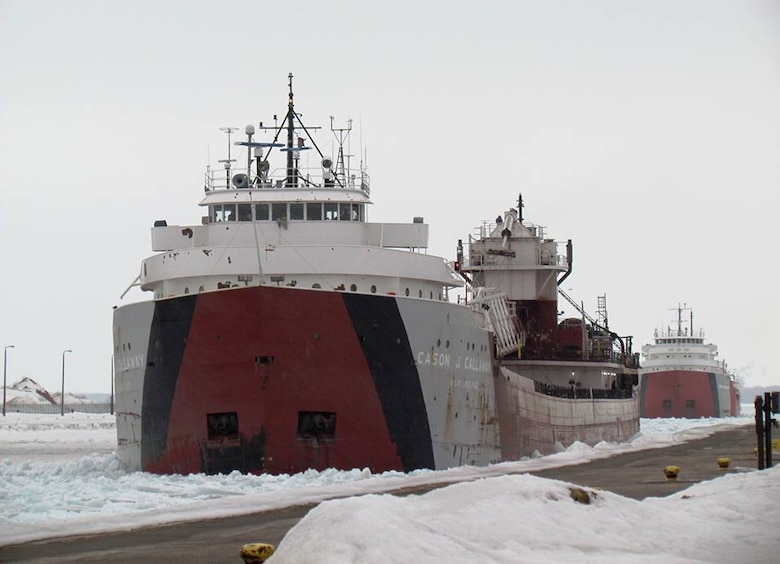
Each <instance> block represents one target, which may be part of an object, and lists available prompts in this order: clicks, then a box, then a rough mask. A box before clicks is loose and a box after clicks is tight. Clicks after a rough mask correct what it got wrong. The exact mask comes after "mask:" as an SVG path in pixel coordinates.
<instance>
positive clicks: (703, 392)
mask: <svg viewBox="0 0 780 564" xmlns="http://www.w3.org/2000/svg"><path fill="white" fill-rule="evenodd" d="M686 310H687V311H689V312H690V321H689V327H683V325H684V324H685V322H686V320H685V319H683V312H684V311H686ZM676 311H677V326H676V328H671V327H667V328H666V329H665V330H659V329H656V330H655V333H654V342H653V343H652V344H647V345H645V346H643V347H642V354H643V361H642V369H641V370H640V410H641V411H640V412H641V415H642V417H684V418H688V419H698V418H699V417H729V416H737V415H739V414H740V398H739V394H740V387H739V384H738V382H737V379H736V377H735V376H734V374H733V373H732V372H731V371H729V370H728V367H727V366H726V362H725V361H723V360H719V359H718V347H717V346H716V345H714V344H712V343H708V342H706V341H705V338H704V331H703V330H702V329H696V330H695V329H694V326H693V311H691V310H690V308H688V307H686V306H685V305H678V307H677V310H676Z"/></svg>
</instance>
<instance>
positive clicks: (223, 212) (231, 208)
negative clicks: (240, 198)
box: [211, 204, 236, 221]
mask: <svg viewBox="0 0 780 564" xmlns="http://www.w3.org/2000/svg"><path fill="white" fill-rule="evenodd" d="M211 218H212V221H235V220H236V204H216V205H214V213H213V214H212V216H211Z"/></svg>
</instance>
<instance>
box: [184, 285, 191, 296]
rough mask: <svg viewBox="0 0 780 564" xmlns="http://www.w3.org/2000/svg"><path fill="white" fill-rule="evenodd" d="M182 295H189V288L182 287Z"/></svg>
mask: <svg viewBox="0 0 780 564" xmlns="http://www.w3.org/2000/svg"><path fill="white" fill-rule="evenodd" d="M184 293H185V294H189V293H190V289H189V288H187V287H186V286H185V287H184Z"/></svg>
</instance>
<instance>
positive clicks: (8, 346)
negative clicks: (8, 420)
mask: <svg viewBox="0 0 780 564" xmlns="http://www.w3.org/2000/svg"><path fill="white" fill-rule="evenodd" d="M12 348H14V346H13V345H6V346H5V348H4V349H3V417H5V388H6V379H5V367H6V364H7V357H6V355H7V354H8V349H12Z"/></svg>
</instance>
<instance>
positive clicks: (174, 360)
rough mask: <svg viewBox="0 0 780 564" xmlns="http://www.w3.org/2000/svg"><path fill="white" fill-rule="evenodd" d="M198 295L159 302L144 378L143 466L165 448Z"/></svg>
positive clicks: (150, 338) (154, 459) (156, 304)
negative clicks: (174, 396) (174, 397)
mask: <svg viewBox="0 0 780 564" xmlns="http://www.w3.org/2000/svg"><path fill="white" fill-rule="evenodd" d="M196 303H197V296H187V297H181V298H176V299H172V300H162V301H159V302H157V303H155V306H154V318H153V320H152V329H151V333H150V334H149V349H148V351H147V353H146V358H147V365H146V377H145V378H144V390H143V408H142V409H143V412H142V437H143V438H142V440H141V445H142V446H141V468H142V469H144V470H146V468H147V464H149V463H155V462H157V461H158V460H159V459H160V457H161V456H162V454H163V453H164V452H165V447H166V441H167V437H168V424H169V422H170V416H171V407H172V406H173V395H174V393H175V392H176V383H177V381H178V378H179V371H180V369H181V362H182V358H183V357H184V349H185V348H186V346H187V335H189V332H190V326H191V325H192V317H193V313H194V312H195V304H196Z"/></svg>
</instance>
